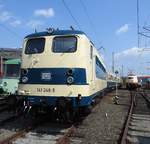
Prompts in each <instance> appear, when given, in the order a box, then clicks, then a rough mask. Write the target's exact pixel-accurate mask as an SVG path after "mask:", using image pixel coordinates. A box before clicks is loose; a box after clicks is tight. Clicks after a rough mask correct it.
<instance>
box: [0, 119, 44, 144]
mask: <svg viewBox="0 0 150 144" xmlns="http://www.w3.org/2000/svg"><path fill="white" fill-rule="evenodd" d="M43 122H45V119H42V120H39V121H35V123H34V122H33V123H31V124H29V125H28V126H26V127H25V128H22V129H21V130H19V131H18V132H16V133H15V134H13V135H11V136H9V137H7V138H5V139H3V140H1V141H0V144H11V143H12V142H13V141H14V140H16V139H17V138H19V137H23V136H24V135H25V134H26V133H28V132H29V131H31V130H33V129H35V128H36V127H38V126H39V125H40V124H41V123H43Z"/></svg>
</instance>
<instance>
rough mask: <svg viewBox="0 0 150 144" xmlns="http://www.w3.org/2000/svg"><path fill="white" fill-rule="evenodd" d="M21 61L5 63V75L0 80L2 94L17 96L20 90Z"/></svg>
mask: <svg viewBox="0 0 150 144" xmlns="http://www.w3.org/2000/svg"><path fill="white" fill-rule="evenodd" d="M20 64H21V60H20V59H10V60H7V61H5V62H4V75H3V77H2V79H1V80H0V94H1V95H3V94H7V95H8V94H9V95H11V94H15V93H16V92H17V89H18V82H19V75H20Z"/></svg>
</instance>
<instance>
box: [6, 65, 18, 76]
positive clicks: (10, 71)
mask: <svg viewBox="0 0 150 144" xmlns="http://www.w3.org/2000/svg"><path fill="white" fill-rule="evenodd" d="M19 72H20V64H8V65H7V66H6V70H5V77H19Z"/></svg>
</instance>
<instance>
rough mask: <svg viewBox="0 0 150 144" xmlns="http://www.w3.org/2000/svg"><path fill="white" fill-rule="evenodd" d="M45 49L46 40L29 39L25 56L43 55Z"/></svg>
mask: <svg viewBox="0 0 150 144" xmlns="http://www.w3.org/2000/svg"><path fill="white" fill-rule="evenodd" d="M44 47H45V38H36V39H29V40H28V41H27V43H26V48H25V54H36V53H42V52H43V51H44Z"/></svg>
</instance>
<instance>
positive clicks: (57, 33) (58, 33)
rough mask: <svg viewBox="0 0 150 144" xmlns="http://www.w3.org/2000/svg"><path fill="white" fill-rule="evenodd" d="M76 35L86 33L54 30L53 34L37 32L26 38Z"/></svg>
mask: <svg viewBox="0 0 150 144" xmlns="http://www.w3.org/2000/svg"><path fill="white" fill-rule="evenodd" d="M75 34H85V33H84V32H82V31H78V30H54V31H53V32H52V33H48V31H44V32H36V33H33V34H30V35H27V36H26V37H25V38H32V37H40V36H51V35H75Z"/></svg>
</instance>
